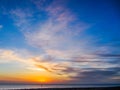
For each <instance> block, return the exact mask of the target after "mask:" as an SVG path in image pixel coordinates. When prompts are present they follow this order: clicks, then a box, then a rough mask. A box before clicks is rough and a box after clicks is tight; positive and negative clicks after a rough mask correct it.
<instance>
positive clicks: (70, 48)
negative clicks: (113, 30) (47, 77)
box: [1, 0, 119, 81]
mask: <svg viewBox="0 0 120 90" xmlns="http://www.w3.org/2000/svg"><path fill="white" fill-rule="evenodd" d="M32 2H33V3H34V4H35V5H36V8H37V9H38V10H39V11H40V12H41V11H44V12H45V15H46V16H48V17H47V18H45V20H44V21H42V22H41V20H38V21H37V22H34V24H33V23H32V22H31V21H32V20H33V14H34V11H32V12H31V10H28V9H24V10H22V9H20V8H19V9H14V10H11V12H10V14H11V16H12V18H13V20H14V21H15V25H16V26H17V27H18V29H19V30H20V31H21V32H22V33H23V35H24V36H25V39H26V40H27V43H28V44H29V45H31V46H34V47H37V49H39V50H40V51H42V54H44V57H42V56H41V54H39V56H40V57H39V56H33V57H32V58H24V57H20V56H19V55H16V54H13V53H14V52H13V51H12V52H11V51H10V52H7V51H5V53H2V55H1V58H4V59H5V58H10V60H12V59H16V60H17V61H19V62H22V63H24V64H26V65H28V66H30V67H27V68H29V69H34V70H35V69H36V70H39V69H40V68H41V69H43V70H45V71H47V72H50V73H55V74H58V75H66V74H67V76H68V77H70V78H71V79H73V78H74V80H77V79H78V78H77V77H78V76H81V75H82V76H81V77H80V78H79V81H80V80H81V81H83V80H82V79H81V78H84V79H85V80H87V79H88V78H89V76H90V77H92V79H94V80H96V79H97V78H102V77H103V78H104V79H105V78H106V76H107V75H108V74H109V73H110V74H111V76H108V78H110V77H112V78H114V76H113V75H116V74H117V75H118V70H117V71H116V72H114V71H109V70H108V69H109V68H115V67H116V68H117V67H118V68H119V66H118V64H117V63H114V64H112V63H110V62H111V61H113V60H116V58H119V54H115V55H113V54H105V53H108V52H112V51H111V50H110V48H109V47H108V46H101V47H97V46H95V40H94V38H95V37H94V36H93V37H92V36H89V35H86V33H85V32H86V31H87V30H88V29H90V28H91V26H92V25H91V24H88V23H86V22H83V21H77V16H75V15H74V14H73V13H72V12H71V11H70V10H69V9H68V8H66V7H65V6H64V4H65V3H64V4H63V2H62V1H54V0H53V2H52V3H51V2H50V3H48V5H47V6H45V7H42V8H41V6H42V5H43V4H45V1H44V0H42V1H41V0H40V1H32ZM58 3H59V4H58ZM26 12H27V13H26ZM36 16H37V15H36ZM83 36H84V37H83ZM6 53H8V54H6ZM100 53H102V54H100ZM48 57H49V58H48ZM113 57H114V58H113ZM103 65H104V68H103ZM100 73H102V74H105V76H104V75H102V74H100ZM93 74H96V78H94V77H93V76H92V75H93ZM99 74H100V75H99ZM116 77H118V76H116ZM75 78H77V79H75ZM88 81H89V79H88ZM90 81H91V80H90Z"/></svg>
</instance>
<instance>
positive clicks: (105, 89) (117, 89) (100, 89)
mask: <svg viewBox="0 0 120 90" xmlns="http://www.w3.org/2000/svg"><path fill="white" fill-rule="evenodd" d="M12 90H13V89H12ZM14 90H120V87H96V88H38V89H14Z"/></svg>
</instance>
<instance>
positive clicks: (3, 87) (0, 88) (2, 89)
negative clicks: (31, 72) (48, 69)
mask: <svg viewBox="0 0 120 90" xmlns="http://www.w3.org/2000/svg"><path fill="white" fill-rule="evenodd" d="M116 86H120V84H119V85H118V84H110V85H108V84H107V85H106V84H105V85H104V84H99V85H98V84H96V85H82V84H70V85H64V84H62V85H61V84H60V85H58V84H57V85H0V90H8V89H37V88H89V87H116Z"/></svg>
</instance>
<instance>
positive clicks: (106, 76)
mask: <svg viewBox="0 0 120 90" xmlns="http://www.w3.org/2000/svg"><path fill="white" fill-rule="evenodd" d="M119 69H120V68H110V69H105V70H102V69H96V70H90V71H82V72H79V73H78V75H76V76H74V77H72V78H73V80H75V81H77V82H83V83H91V84H92V83H94V84H95V83H107V82H110V83H113V82H116V83H119V81H120V79H119V78H120V72H119ZM115 77H116V78H117V81H116V79H114V78H115Z"/></svg>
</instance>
